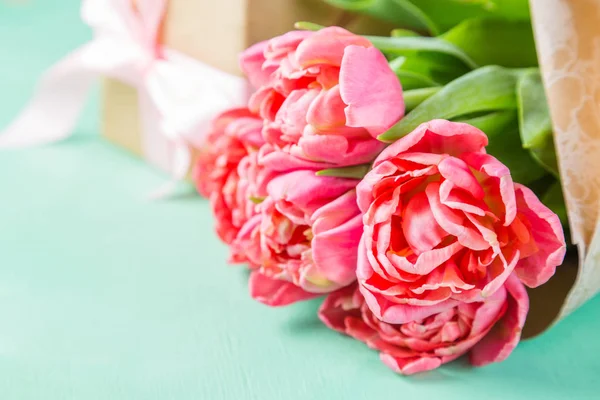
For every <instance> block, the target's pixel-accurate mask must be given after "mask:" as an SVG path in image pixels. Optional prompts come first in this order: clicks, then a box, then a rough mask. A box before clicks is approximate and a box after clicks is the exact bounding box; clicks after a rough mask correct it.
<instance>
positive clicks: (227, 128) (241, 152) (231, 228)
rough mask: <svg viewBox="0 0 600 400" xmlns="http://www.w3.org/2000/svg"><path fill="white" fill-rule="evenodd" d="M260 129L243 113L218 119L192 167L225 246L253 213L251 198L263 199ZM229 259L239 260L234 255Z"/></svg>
mask: <svg viewBox="0 0 600 400" xmlns="http://www.w3.org/2000/svg"><path fill="white" fill-rule="evenodd" d="M262 125H263V124H262V120H261V119H260V118H258V117H257V116H256V115H254V114H252V113H251V112H250V111H249V110H247V109H233V110H230V111H227V112H225V113H223V114H221V115H219V116H218V117H217V118H216V119H215V121H214V122H213V126H212V129H211V130H210V132H209V133H208V135H207V136H206V138H205V142H204V144H203V145H202V146H201V147H200V149H201V150H200V154H199V156H198V161H197V163H196V165H195V167H194V171H193V178H194V181H195V183H196V187H197V188H198V191H199V192H200V194H202V195H203V196H205V197H208V198H209V199H210V203H211V207H212V210H213V213H214V215H215V225H216V231H217V234H218V235H219V237H220V238H221V240H223V241H224V242H225V243H227V244H230V243H232V242H233V240H234V239H235V237H236V236H237V234H238V232H239V230H240V228H241V227H242V226H243V225H244V224H245V223H246V221H248V219H250V218H251V217H252V216H253V215H255V214H256V213H257V211H256V204H255V203H253V202H252V198H253V197H260V196H261V195H263V196H266V183H267V182H268V180H269V179H270V175H269V174H270V173H269V172H268V171H266V170H264V169H263V168H261V167H259V166H258V148H259V147H260V146H261V145H262V144H263V143H264V141H263V139H262V135H261V130H262ZM232 258H234V259H235V258H240V256H239V254H238V255H236V254H235V253H234V254H232Z"/></svg>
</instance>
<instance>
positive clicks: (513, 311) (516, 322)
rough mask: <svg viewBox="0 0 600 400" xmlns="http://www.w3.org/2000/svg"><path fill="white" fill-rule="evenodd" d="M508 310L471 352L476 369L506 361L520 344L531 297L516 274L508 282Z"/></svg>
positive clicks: (506, 285)
mask: <svg viewBox="0 0 600 400" xmlns="http://www.w3.org/2000/svg"><path fill="white" fill-rule="evenodd" d="M505 287H506V291H507V293H508V296H507V302H508V308H507V310H506V313H505V314H504V316H503V318H502V319H501V320H500V321H498V322H497V323H496V324H495V325H494V327H493V328H492V330H491V331H490V332H489V333H488V334H487V335H486V336H485V337H484V338H483V339H482V340H481V341H479V343H477V344H476V345H475V346H474V347H473V349H472V350H471V354H470V357H469V360H470V362H471V364H473V365H474V366H476V367H481V366H483V365H487V364H490V363H492V362H499V361H503V360H505V359H506V358H507V357H508V356H509V355H510V353H511V352H512V351H513V350H514V348H515V347H516V346H517V344H518V343H519V340H520V338H521V331H522V329H523V326H524V325H525V319H526V318H527V312H528V311H529V297H528V296H527V291H526V290H525V287H524V286H523V284H522V283H521V282H520V281H519V279H518V278H517V276H516V275H515V274H513V275H511V276H510V277H509V278H508V279H507V280H506V284H505Z"/></svg>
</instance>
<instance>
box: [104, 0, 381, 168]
mask: <svg viewBox="0 0 600 400" xmlns="http://www.w3.org/2000/svg"><path fill="white" fill-rule="evenodd" d="M297 21H310V22H315V23H319V24H323V25H339V26H344V27H346V28H347V29H349V30H351V31H353V32H356V33H380V34H388V33H389V32H390V31H391V29H392V27H391V26H390V25H387V24H385V23H382V22H380V21H376V20H371V19H369V18H368V17H365V16H358V15H354V14H349V13H348V12H344V11H342V10H339V9H337V8H334V7H331V6H329V5H327V4H325V3H324V2H323V1H322V0H219V1H207V0H169V1H168V3H167V9H166V12H165V15H164V18H163V23H162V30H161V33H160V41H161V43H162V45H163V46H165V47H167V48H169V49H173V50H176V51H179V52H181V53H183V54H185V55H187V56H190V57H193V58H194V59H197V60H199V61H201V62H202V63H205V64H207V65H209V66H211V67H214V68H217V69H219V70H221V71H223V72H225V73H227V74H231V75H234V76H241V71H240V70H239V67H238V54H239V53H240V52H241V51H243V50H244V49H246V48H247V47H249V46H250V45H252V44H254V43H257V42H259V41H262V40H266V39H269V38H271V37H273V36H277V35H280V34H283V33H285V32H286V31H289V30H292V29H293V27H294V23H295V22H297ZM248 94H249V93H248ZM143 130H144V126H143V123H142V121H141V118H140V112H139V110H138V98H137V92H136V89H134V88H132V87H130V86H128V85H126V84H124V83H122V82H120V81H118V80H115V79H105V80H104V84H103V111H102V135H103V136H104V137H105V138H106V139H108V140H109V141H110V142H112V143H114V144H116V145H118V146H121V147H123V148H125V149H127V150H129V151H131V152H133V153H135V154H137V155H139V156H141V157H144V154H145V152H144V132H143ZM151 134H152V135H156V134H155V133H151ZM152 140H153V141H154V142H156V141H157V140H158V141H159V143H160V144H161V147H162V148H163V151H164V152H165V153H167V154H163V157H159V158H162V159H163V161H162V162H161V161H156V160H152V159H148V161H149V162H152V163H154V164H155V165H156V166H158V167H160V168H161V169H165V170H169V167H170V164H171V163H170V160H169V158H172V157H170V154H169V153H172V152H173V151H174V149H173V146H172V145H171V144H170V143H169V141H168V140H167V139H166V138H157V137H155V138H153V139H152ZM198 145H199V143H198V141H196V142H192V143H190V148H191V149H192V154H193V153H194V147H197V146H198ZM155 147H156V146H155Z"/></svg>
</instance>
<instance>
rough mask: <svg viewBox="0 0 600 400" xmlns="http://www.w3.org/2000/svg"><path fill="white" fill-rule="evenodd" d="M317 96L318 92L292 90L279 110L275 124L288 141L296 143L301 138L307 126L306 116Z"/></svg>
mask: <svg viewBox="0 0 600 400" xmlns="http://www.w3.org/2000/svg"><path fill="white" fill-rule="evenodd" d="M318 94H319V91H318V90H308V89H300V90H294V91H293V92H292V93H290V95H289V96H288V97H287V98H286V99H285V101H284V102H283V104H282V105H281V108H279V111H278V112H277V115H276V116H275V122H276V123H278V124H279V125H278V126H279V128H280V129H281V131H282V133H283V134H285V135H286V136H287V137H288V140H289V141H292V140H293V141H294V142H297V141H298V139H299V138H300V137H301V136H302V132H303V131H304V128H305V127H306V124H307V121H306V114H307V112H308V110H309V108H310V106H311V104H312V102H313V100H314V99H315V98H316V97H317V96H318Z"/></svg>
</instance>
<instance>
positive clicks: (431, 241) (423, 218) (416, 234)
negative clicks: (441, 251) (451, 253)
mask: <svg viewBox="0 0 600 400" xmlns="http://www.w3.org/2000/svg"><path fill="white" fill-rule="evenodd" d="M402 231H403V232H404V237H405V238H406V241H407V243H408V244H409V245H410V247H411V248H412V249H413V250H416V251H415V253H417V254H419V253H422V252H425V251H429V250H432V249H433V248H434V247H436V246H437V245H439V244H440V243H441V242H442V240H444V238H445V237H446V236H448V233H446V231H444V230H443V229H442V227H441V226H440V225H439V224H438V223H437V222H436V220H435V217H434V216H433V213H432V212H431V207H430V206H429V201H428V200H427V195H426V194H425V193H424V192H419V193H417V194H416V195H415V196H414V197H412V198H411V199H410V200H409V201H408V204H406V207H405V208H404V211H403V213H402Z"/></svg>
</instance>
